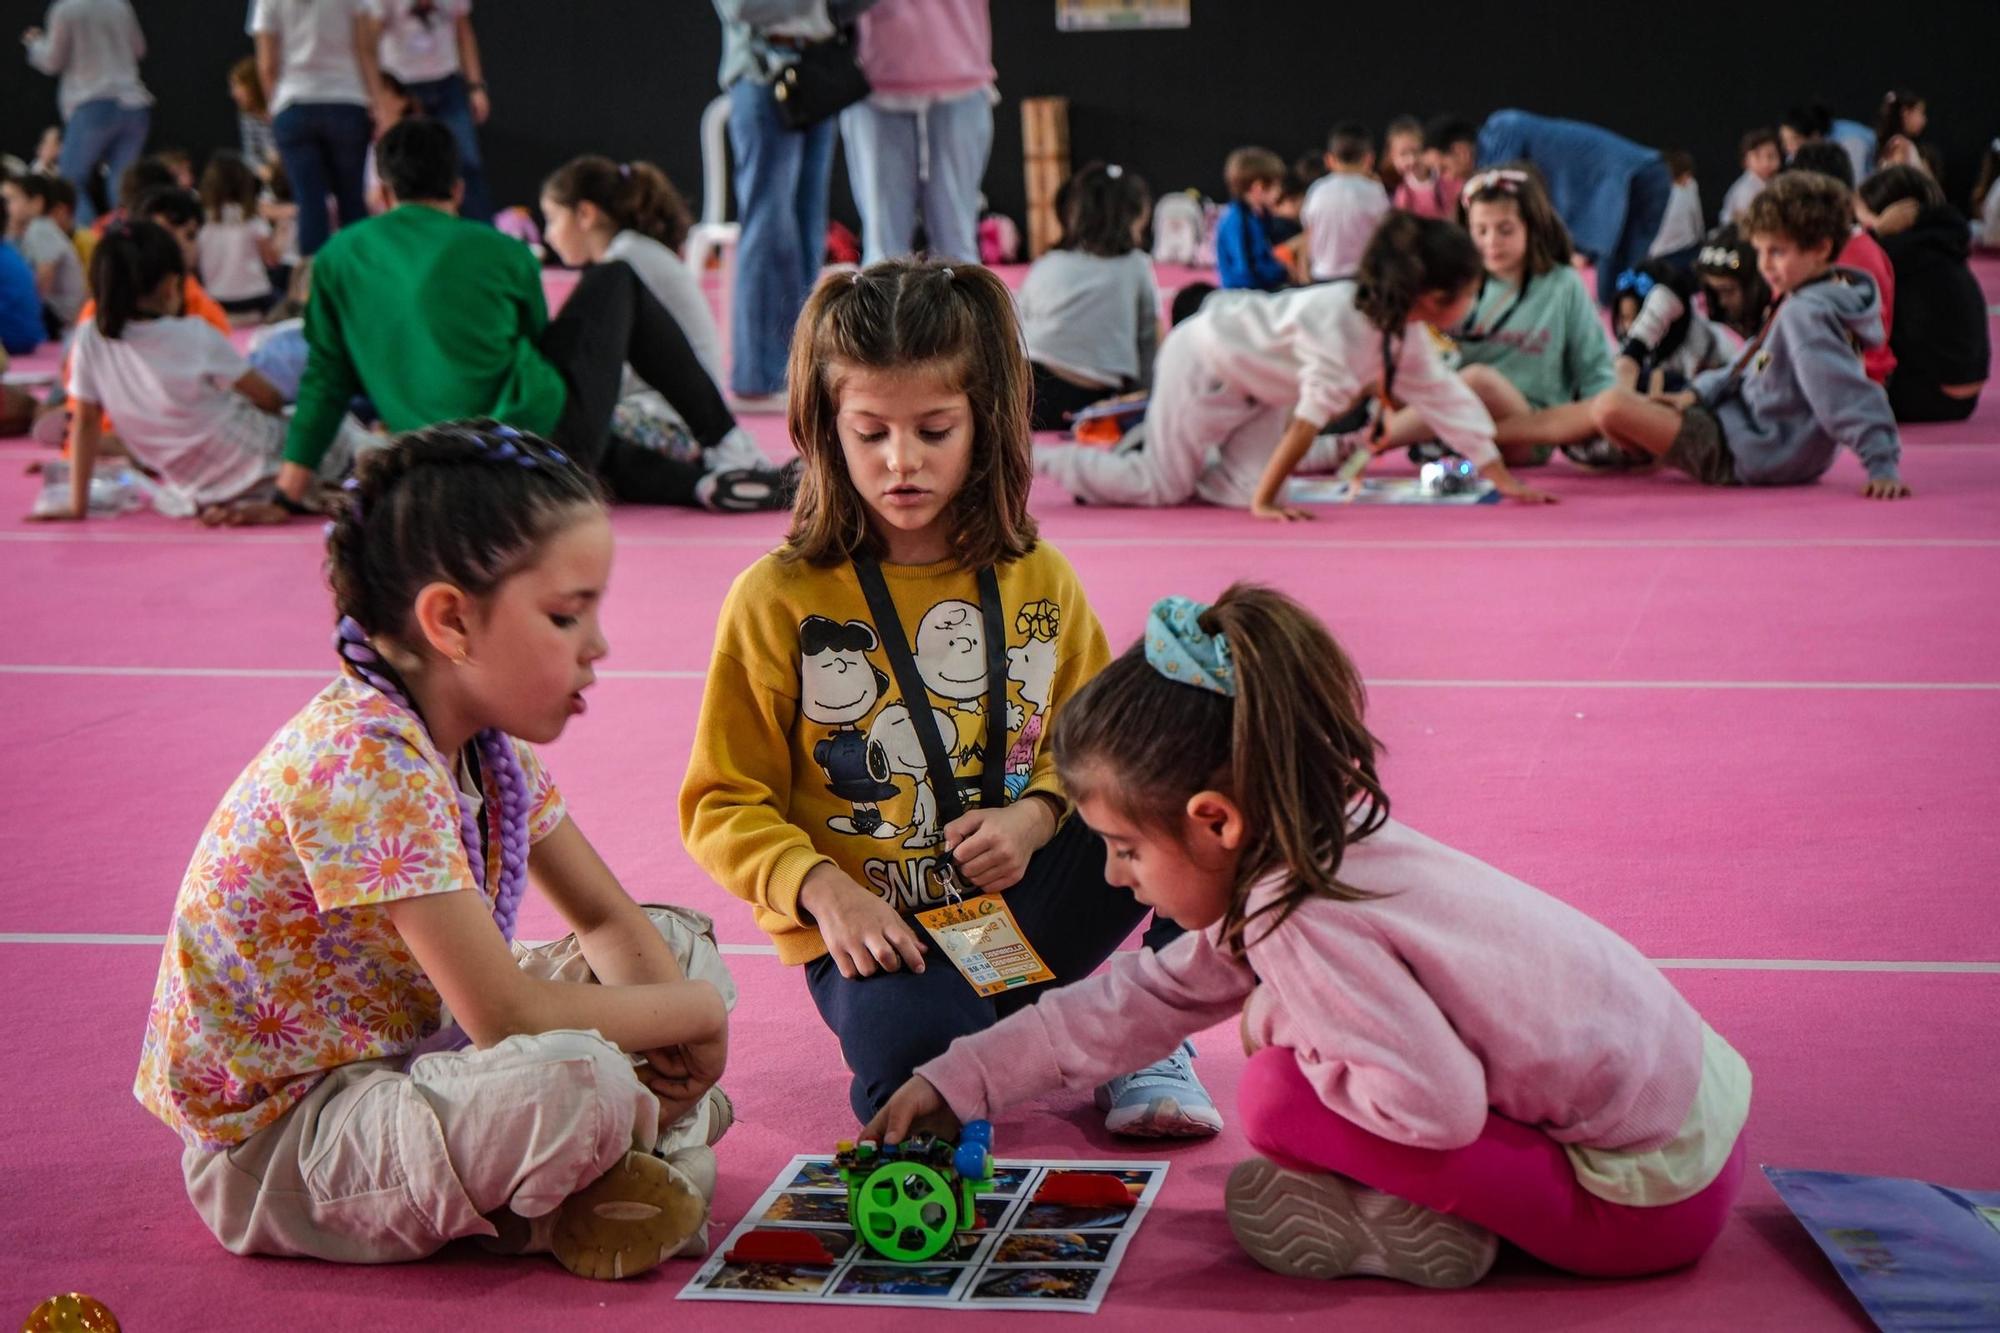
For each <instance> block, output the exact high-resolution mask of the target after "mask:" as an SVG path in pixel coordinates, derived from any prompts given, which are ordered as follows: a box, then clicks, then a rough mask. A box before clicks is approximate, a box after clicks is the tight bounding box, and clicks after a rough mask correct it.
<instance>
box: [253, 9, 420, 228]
mask: <svg viewBox="0 0 2000 1333" xmlns="http://www.w3.org/2000/svg"><path fill="white" fill-rule="evenodd" d="M250 35H251V36H252V37H254V38H255V39H256V42H257V76H258V78H259V79H260V80H261V81H262V83H263V85H264V99H265V101H266V102H268V103H269V104H270V107H271V134H272V137H273V138H275V139H276V140H277V143H278V159H279V161H281V162H283V163H284V167H285V176H286V177H287V178H288V179H289V180H290V181H291V183H292V197H293V198H294V199H297V200H298V201H299V238H298V245H299V255H300V257H301V258H303V257H305V256H307V255H311V254H314V253H316V252H317V251H318V250H319V248H320V246H322V245H324V244H325V243H326V238H327V236H328V235H329V234H330V233H331V228H330V226H329V225H328V219H327V210H326V207H325V204H324V202H323V201H325V200H326V199H327V198H328V197H329V196H331V197H332V198H333V200H334V205H335V207H336V209H337V210H338V212H339V215H340V225H341V226H343V227H345V226H347V225H348V224H349V223H353V222H359V221H361V220H362V219H363V218H365V217H367V216H368V201H367V196H366V194H365V192H364V189H363V185H362V180H361V177H362V173H363V169H364V167H365V165H366V163H367V160H368V143H369V139H370V137H371V136H372V134H373V131H374V123H373V121H372V120H371V119H370V116H369V108H370V107H371V106H372V107H374V108H375V116H376V118H378V119H382V120H384V121H385V122H386V121H389V120H393V118H394V115H393V111H392V110H391V108H390V107H389V105H388V101H387V96H386V94H385V92H384V90H383V87H382V76H381V68H380V66H379V65H378V64H377V62H376V55H375V48H376V44H377V42H378V41H379V39H380V37H381V24H380V23H379V22H378V21H377V20H376V18H375V9H374V4H373V0H256V3H255V4H254V5H253V6H252V7H251V10H250Z"/></svg>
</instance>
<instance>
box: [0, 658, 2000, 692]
mask: <svg viewBox="0 0 2000 1333" xmlns="http://www.w3.org/2000/svg"><path fill="white" fill-rule="evenodd" d="M332 674H333V672H332V668H331V667H170V666H97V665H90V664H65V663H54V662H0V676H133V677H145V676H158V677H162V678H165V679H192V680H211V679H212V680H323V679H326V678H327V677H329V676H331V675H332ZM597 674H598V677H599V679H602V680H703V679H706V678H707V675H708V673H707V672H706V671H695V670H638V669H626V670H606V671H600V672H598V673H597ZM1365 684H1367V686H1368V687H1369V688H1370V689H1389V690H1853V691H1862V692H1877V693H1879V692H1884V691H1887V692H1892V693H1926V692H1930V691H1941V692H1959V693H1964V692H1968V691H1970V692H1981V691H1993V690H2000V681H1995V680H1482V679H1474V678H1463V679H1453V678H1445V679H1417V678H1415V677H1404V676H1378V677H1373V678H1370V679H1369V680H1367V681H1366V682H1365Z"/></svg>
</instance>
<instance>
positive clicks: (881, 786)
mask: <svg viewBox="0 0 2000 1333" xmlns="http://www.w3.org/2000/svg"><path fill="white" fill-rule="evenodd" d="M877 646H878V644H877V640H876V638H875V630H874V627H873V626H871V625H869V624H868V623H867V622H866V621H862V620H850V621H847V622H846V623H845V624H843V623H841V622H839V621H836V620H830V619H828V618H827V617H825V616H807V617H806V618H805V619H804V620H802V621H800V622H799V711H800V712H802V713H804V714H805V716H806V720H807V721H809V722H816V723H818V724H819V725H821V726H823V727H831V728H833V734H832V735H830V736H826V737H823V738H821V739H820V740H819V741H817V742H816V743H814V745H813V762H814V763H816V764H818V765H819V766H820V769H821V771H822V772H824V773H825V774H826V789H827V790H828V791H830V792H832V793H833V794H834V795H835V796H838V797H839V798H840V799H841V800H843V801H846V802H847V803H848V805H849V806H850V807H851V808H850V810H849V813H847V814H844V815H835V816H834V817H833V818H832V819H829V820H827V821H826V826H827V827H828V828H830V829H832V830H833V831H834V832H835V833H847V834H859V835H861V836H862V837H868V838H893V837H895V836H896V835H897V834H898V833H900V832H901V831H902V830H901V829H899V828H897V827H896V826H895V825H894V824H891V823H889V822H888V821H887V820H885V819H883V817H882V809H881V803H882V802H883V801H886V800H888V799H890V798H891V797H893V796H895V795H896V794H897V792H898V791H899V790H900V788H898V787H897V786H896V784H895V783H894V782H892V781H890V780H889V759H888V756H887V755H886V754H884V753H883V751H882V747H880V746H879V745H876V744H875V743H874V742H873V741H872V740H871V739H870V738H869V736H868V734H867V733H865V732H863V731H862V730H861V728H860V726H859V723H860V721H861V719H862V718H865V717H867V716H868V714H869V713H870V712H871V711H872V710H873V709H874V707H875V705H876V703H877V702H879V701H880V700H881V698H882V691H883V690H885V689H887V688H888V685H889V678H888V676H886V675H884V674H883V672H882V671H881V669H880V668H878V667H877V666H876V665H875V664H874V663H873V662H870V661H869V660H868V654H869V653H870V652H871V651H873V650H874V649H875V648H876V647H877Z"/></svg>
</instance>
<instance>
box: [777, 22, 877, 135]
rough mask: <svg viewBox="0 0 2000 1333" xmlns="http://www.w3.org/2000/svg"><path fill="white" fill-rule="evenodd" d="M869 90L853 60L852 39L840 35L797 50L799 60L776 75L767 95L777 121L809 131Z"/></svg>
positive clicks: (842, 34) (859, 66)
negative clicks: (772, 100) (775, 107)
mask: <svg viewBox="0 0 2000 1333" xmlns="http://www.w3.org/2000/svg"><path fill="white" fill-rule="evenodd" d="M871 91H873V90H872V89H871V88H870V87H869V86H868V76H867V75H866V74H863V73H862V72H861V65H860V63H859V62H858V61H856V60H855V58H854V38H853V34H852V33H849V32H842V33H840V34H839V35H838V36H836V37H831V38H829V39H827V40H826V41H823V42H813V43H811V44H809V45H806V46H802V47H800V48H799V58H798V59H797V60H795V61H793V62H792V63H791V64H789V65H786V66H785V67H784V68H783V69H780V70H779V71H778V72H777V75H776V77H775V78H773V79H772V80H771V95H772V96H773V97H775V98H777V99H778V119H779V120H782V121H784V122H785V128H786V129H790V130H809V129H811V128H812V127H813V126H815V125H817V124H819V123H820V122H821V121H823V120H825V119H827V118H828V117H830V116H837V115H839V114H840V113H841V112H842V111H845V110H846V109H847V108H848V107H851V106H853V105H854V104H855V103H856V102H859V101H860V100H861V99H862V98H864V97H866V96H868V94H869V93H870V92H871Z"/></svg>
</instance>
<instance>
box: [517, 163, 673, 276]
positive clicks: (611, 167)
mask: <svg viewBox="0 0 2000 1333" xmlns="http://www.w3.org/2000/svg"><path fill="white" fill-rule="evenodd" d="M542 193H543V194H546V195H547V196H548V197H549V198H551V199H553V200H555V201H556V202H557V203H559V204H561V205H562V206H563V207H564V208H575V207H576V206H577V205H578V204H582V203H588V204H591V205H593V206H594V207H595V208H596V209H597V211H598V212H600V213H602V214H604V216H605V217H607V218H609V219H611V225H612V226H614V227H616V228H617V229H618V230H620V231H636V232H638V233H639V234H640V235H641V236H650V237H652V238H653V239H654V240H656V241H658V242H659V243H660V244H661V245H664V246H666V247H667V249H669V250H673V251H676V252H678V251H679V250H680V248H681V246H682V245H683V244H684V243H685V242H686V241H687V234H688V228H689V226H691V225H692V224H693V221H694V215H693V214H692V213H690V212H689V211H688V206H687V201H686V200H685V199H682V198H681V192H680V191H679V190H676V189H675V188H674V183H673V182H672V181H670V180H668V179H667V173H666V172H664V171H661V170H660V169H659V168H658V167H656V166H654V165H653V164H652V163H651V162H613V161H612V160H611V159H610V158H608V157H598V156H595V155H591V156H587V157H578V158H572V159H570V160H569V161H568V162H565V163H564V164H563V165H562V166H560V167H557V168H556V169H555V170H554V171H553V172H551V173H550V175H549V178H548V179H547V180H546V181H544V182H542Z"/></svg>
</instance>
